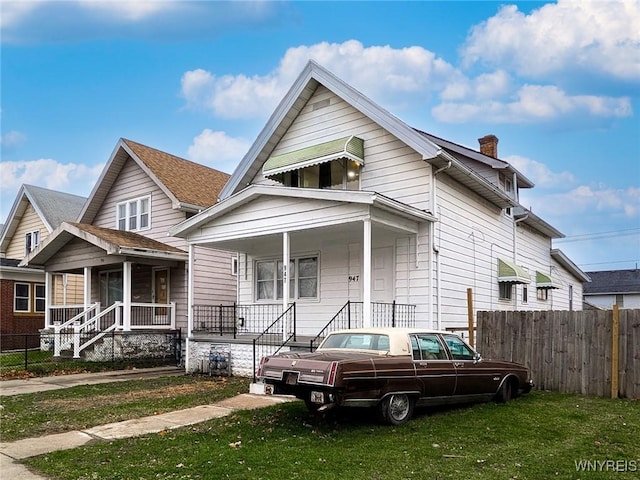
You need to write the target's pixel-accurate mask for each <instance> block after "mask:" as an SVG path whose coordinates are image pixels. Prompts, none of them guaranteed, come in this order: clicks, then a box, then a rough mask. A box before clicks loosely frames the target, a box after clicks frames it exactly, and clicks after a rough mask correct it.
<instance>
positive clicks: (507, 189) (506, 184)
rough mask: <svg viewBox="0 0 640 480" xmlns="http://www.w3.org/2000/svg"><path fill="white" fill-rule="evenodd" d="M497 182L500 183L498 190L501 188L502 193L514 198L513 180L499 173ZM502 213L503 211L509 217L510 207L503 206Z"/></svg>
mask: <svg viewBox="0 0 640 480" xmlns="http://www.w3.org/2000/svg"><path fill="white" fill-rule="evenodd" d="M499 183H500V190H502V191H503V192H504V193H506V194H507V195H509V197H511V198H515V196H514V192H513V182H512V181H511V179H510V178H508V177H506V176H504V175H500V177H499ZM504 213H505V215H507V216H509V217H510V216H511V208H505V209H504Z"/></svg>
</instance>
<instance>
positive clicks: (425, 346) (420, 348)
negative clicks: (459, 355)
mask: <svg viewBox="0 0 640 480" xmlns="http://www.w3.org/2000/svg"><path fill="white" fill-rule="evenodd" d="M411 350H412V352H413V358H414V360H446V359H447V354H446V352H445V350H444V347H443V346H442V343H440V340H439V339H438V336H437V335H433V334H427V333H424V334H418V335H412V336H411Z"/></svg>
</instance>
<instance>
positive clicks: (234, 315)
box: [233, 302, 238, 338]
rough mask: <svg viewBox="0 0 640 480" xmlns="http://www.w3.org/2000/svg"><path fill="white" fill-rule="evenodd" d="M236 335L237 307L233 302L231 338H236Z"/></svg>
mask: <svg viewBox="0 0 640 480" xmlns="http://www.w3.org/2000/svg"><path fill="white" fill-rule="evenodd" d="M237 334H238V305H237V304H236V302H233V338H237Z"/></svg>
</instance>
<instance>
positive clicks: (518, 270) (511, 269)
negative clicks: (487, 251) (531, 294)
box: [498, 258, 531, 283]
mask: <svg viewBox="0 0 640 480" xmlns="http://www.w3.org/2000/svg"><path fill="white" fill-rule="evenodd" d="M498 282H508V283H531V276H529V272H527V271H526V270H525V269H524V268H522V267H520V266H518V265H516V264H515V263H514V262H512V261H511V260H504V259H502V258H499V259H498Z"/></svg>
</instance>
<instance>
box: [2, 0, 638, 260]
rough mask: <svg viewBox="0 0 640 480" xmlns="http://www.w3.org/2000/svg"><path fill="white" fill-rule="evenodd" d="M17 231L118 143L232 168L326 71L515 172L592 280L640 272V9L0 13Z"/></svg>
mask: <svg viewBox="0 0 640 480" xmlns="http://www.w3.org/2000/svg"><path fill="white" fill-rule="evenodd" d="M0 1H1V3H0V8H1V9H2V10H1V11H0V17H1V20H0V22H1V34H2V36H1V67H2V70H1V82H0V87H1V92H0V94H1V117H0V120H1V135H2V137H1V139H2V162H1V163H0V180H1V197H0V201H1V204H0V223H1V222H4V220H5V219H6V217H7V214H8V212H9V210H10V208H11V205H12V203H13V201H14V198H15V195H16V193H17V191H18V189H19V188H20V185H22V184H23V183H27V184H32V185H39V186H42V187H46V188H52V189H56V190H61V191H66V192H69V193H75V194H78V195H85V196H86V195H88V194H89V193H90V191H91V188H92V187H93V184H94V182H95V181H96V179H97V178H98V176H99V174H100V172H101V171H102V167H103V166H104V164H105V162H106V161H107V160H108V159H109V156H110V155H111V153H112V151H113V148H114V147H115V145H116V142H117V141H118V139H119V138H120V137H124V138H129V139H132V140H135V141H138V142H141V143H144V144H146V145H149V146H152V147H154V148H158V149H160V150H164V151H166V152H169V153H172V154H175V155H178V156H182V157H185V158H189V159H191V160H194V161H197V162H200V163H204V164H206V165H209V166H212V167H214V168H218V169H220V170H223V171H226V172H228V173H232V171H233V169H234V168H235V165H236V164H237V162H238V161H239V160H240V159H241V158H242V156H243V155H244V153H245V152H246V151H247V150H248V148H249V146H250V145H251V143H252V142H253V140H254V139H255V137H256V136H257V134H258V133H259V132H260V130H261V129H262V127H263V126H264V125H265V123H266V122H267V119H268V118H269V115H270V114H271V112H272V111H273V109H274V108H275V106H276V105H277V103H278V102H279V101H280V99H281V98H282V97H283V96H284V94H285V93H286V91H287V90H288V89H289V87H290V86H291V84H292V83H293V81H294V80H295V78H296V77H297V75H298V74H299V73H300V71H301V70H302V68H303V67H304V65H305V63H306V62H307V61H308V60H309V59H314V60H316V61H317V62H318V63H320V64H322V65H323V66H324V67H326V68H328V69H329V70H331V71H332V72H334V73H335V74H336V75H338V76H339V77H341V78H342V79H343V80H345V81H346V82H348V83H350V84H351V85H353V86H354V87H355V88H357V89H358V90H360V91H361V92H362V93H364V94H365V95H367V96H368V97H370V98H371V99H372V100H374V101H376V102H377V103H379V104H380V105H382V106H383V107H385V108H386V109H387V110H389V111H390V112H392V113H393V114H395V115H396V116H398V117H399V118H401V119H402V120H404V121H405V122H407V123H408V124H410V125H411V126H413V127H416V128H420V129H422V130H425V131H427V132H429V133H432V134H434V135H437V136H440V137H443V138H446V139H447V140H450V141H453V142H456V143H459V144H462V145H466V146H469V147H472V148H477V145H478V142H477V139H478V138H480V137H482V136H484V135H485V134H489V133H493V134H495V135H496V136H498V138H499V139H500V142H499V145H498V152H499V156H500V158H502V159H503V160H506V161H509V162H511V163H512V164H513V165H514V166H515V167H516V168H518V169H519V170H520V171H521V172H523V173H524V174H525V175H526V176H527V177H528V178H529V179H531V180H533V181H534V183H535V184H536V187H535V188H533V189H531V190H529V191H527V190H525V191H523V192H522V193H521V203H522V204H523V205H524V206H525V207H528V208H531V209H532V210H533V211H534V213H536V214H537V215H539V216H541V217H542V218H544V219H545V220H546V221H548V222H549V223H551V224H552V225H553V226H555V227H556V228H557V229H559V230H560V231H561V232H563V233H564V234H565V235H566V238H564V239H561V240H558V241H555V242H554V247H557V248H560V249H562V250H563V251H564V252H565V253H566V254H567V255H569V256H570V257H571V258H572V259H573V260H574V262H575V263H576V264H578V265H579V266H580V267H581V268H582V269H583V270H585V271H592V270H607V269H623V268H634V267H636V265H638V264H640V120H639V114H640V0H620V1H613V0H612V1H606V0H600V1H588V0H587V1H582V0H581V1H577V0H572V1H559V2H557V3H555V2H491V1H488V2H483V1H467V2H457V1H447V2H428V1H424V2H417V1H414V2H248V1H247V2H212V1H204V0H203V1H169V0H159V1H124V0H123V1H118V0H112V1H101V0H93V1H88V0H84V1H70V0H69V1H64V2H56V1H30V0H26V1H25V0H21V1H18V2H13V1H5V0H0Z"/></svg>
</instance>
